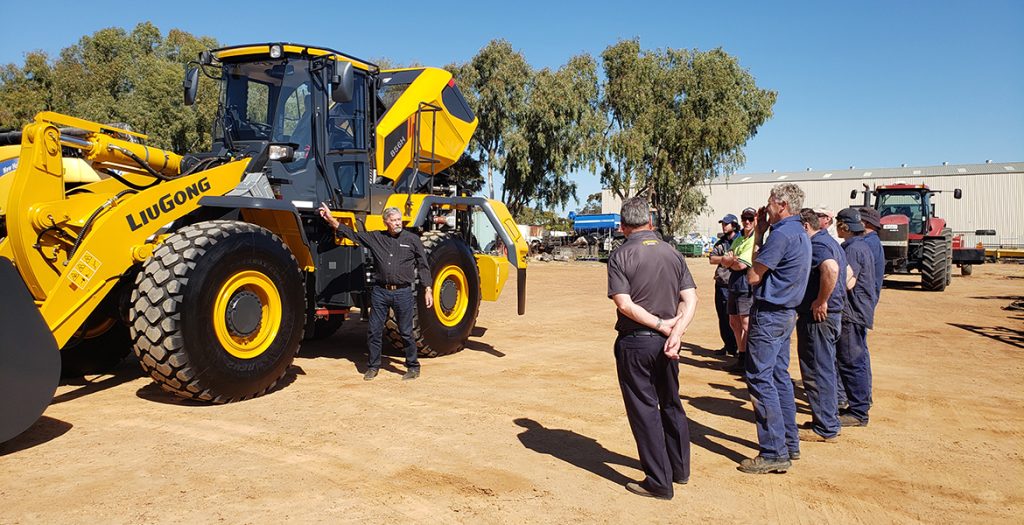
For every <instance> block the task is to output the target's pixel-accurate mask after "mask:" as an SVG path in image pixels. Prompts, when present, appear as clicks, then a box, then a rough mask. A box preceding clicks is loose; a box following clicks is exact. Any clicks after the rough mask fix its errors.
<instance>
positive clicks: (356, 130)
mask: <svg viewBox="0 0 1024 525" xmlns="http://www.w3.org/2000/svg"><path fill="white" fill-rule="evenodd" d="M368 97H369V90H368V89H367V77H366V74H365V73H363V72H362V71H358V70H357V71H356V72H355V89H354V90H353V95H352V100H350V101H349V102H346V103H343V104H339V103H334V104H332V105H331V106H330V108H329V109H328V110H327V119H326V120H327V122H326V124H327V133H326V134H325V139H326V145H325V151H326V152H327V153H326V155H325V158H326V166H325V169H326V170H327V177H328V178H329V179H330V180H331V183H332V185H333V186H334V189H333V191H334V192H335V195H334V197H335V198H334V199H332V200H333V201H334V202H335V203H336V204H335V205H336V206H337V203H338V202H340V203H341V206H340V208H341V209H344V210H346V211H364V212H365V211H369V210H370V194H369V193H370V192H369V187H370V180H369V177H370V148H369V143H370V141H369V136H370V129H369V125H370V124H371V123H370V122H369V120H370V119H369V118H368V117H367V108H368V107H369V98H368ZM327 100H328V101H329V100H330V97H328V99H327ZM339 197H340V199H339Z"/></svg>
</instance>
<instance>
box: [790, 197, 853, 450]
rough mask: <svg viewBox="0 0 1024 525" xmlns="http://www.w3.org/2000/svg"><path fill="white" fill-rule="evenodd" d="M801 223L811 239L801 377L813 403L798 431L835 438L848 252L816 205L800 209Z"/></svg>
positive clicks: (800, 312)
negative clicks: (826, 225) (807, 422)
mask: <svg viewBox="0 0 1024 525" xmlns="http://www.w3.org/2000/svg"><path fill="white" fill-rule="evenodd" d="M800 222H801V223H803V226H804V230H806V231H807V235H808V237H810V238H811V274H810V277H809V278H808V280H807V290H806V291H805V292H804V300H803V301H802V302H801V303H800V306H799V307H798V308H797V318H796V348H797V356H798V357H799V359H800V377H801V378H802V379H803V385H804V391H805V392H806V393H807V401H808V404H809V405H810V406H811V421H810V428H806V429H803V430H801V431H800V441H812V442H815V441H817V442H821V441H824V442H826V443H834V442H836V441H837V440H838V439H839V430H840V425H839V408H838V406H837V405H836V401H837V397H836V395H837V394H836V343H837V342H838V341H839V330H840V327H841V324H842V320H843V307H844V306H845V305H846V254H845V253H844V252H843V249H842V248H841V247H840V246H839V243H838V242H836V240H835V239H833V238H832V236H831V235H829V234H828V231H827V230H823V229H821V223H822V218H821V217H820V216H819V214H818V213H816V212H815V211H814V210H812V209H810V208H804V209H802V210H800Z"/></svg>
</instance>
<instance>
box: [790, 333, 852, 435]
mask: <svg viewBox="0 0 1024 525" xmlns="http://www.w3.org/2000/svg"><path fill="white" fill-rule="evenodd" d="M842 321H843V314H842V313H834V314H833V313H830V314H828V317H827V318H826V319H825V320H824V321H822V322H820V323H819V322H817V321H815V320H814V317H813V316H812V315H811V314H810V313H807V314H803V313H802V314H800V315H799V316H797V320H796V353H797V356H799V358H800V377H801V378H802V379H803V381H804V391H805V392H807V402H808V404H810V405H811V428H812V429H814V431H815V432H817V433H818V434H819V435H821V436H824V437H834V436H837V435H839V428H840V425H839V407H838V404H837V402H836V400H837V397H836V388H837V387H836V379H837V377H836V343H837V342H838V341H839V330H840V325H841V324H842Z"/></svg>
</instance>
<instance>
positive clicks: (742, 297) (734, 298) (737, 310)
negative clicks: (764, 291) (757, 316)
mask: <svg viewBox="0 0 1024 525" xmlns="http://www.w3.org/2000/svg"><path fill="white" fill-rule="evenodd" d="M753 304H754V294H752V293H750V292H747V293H739V292H729V301H728V302H727V303H726V305H725V309H726V311H727V312H729V315H750V307H751V306H752V305H753Z"/></svg>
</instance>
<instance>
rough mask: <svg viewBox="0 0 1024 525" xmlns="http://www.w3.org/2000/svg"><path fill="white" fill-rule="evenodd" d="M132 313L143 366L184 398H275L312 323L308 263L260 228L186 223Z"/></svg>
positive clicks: (162, 252)
mask: <svg viewBox="0 0 1024 525" xmlns="http://www.w3.org/2000/svg"><path fill="white" fill-rule="evenodd" d="M135 284H136V287H135V290H134V291H133V292H132V297H131V304H132V308H131V311H130V313H129V320H130V322H131V335H132V338H133V340H134V341H135V353H136V354H137V355H138V356H139V361H140V363H141V364H142V368H143V369H144V370H145V371H146V372H148V373H149V374H150V376H152V377H153V379H154V380H155V381H156V382H157V383H158V384H159V385H160V386H161V387H162V388H163V389H164V390H167V391H169V392H171V393H174V394H176V395H179V396H182V397H185V398H190V399H198V400H203V401H210V402H213V403H227V402H231V401H238V400H242V399H248V398H251V397H255V396H258V395H260V394H264V393H266V392H267V391H268V390H270V389H271V388H273V386H274V385H275V384H276V383H277V382H278V380H279V379H281V377H283V376H284V374H285V372H286V371H287V369H288V367H289V366H290V365H291V363H292V360H293V359H294V358H295V354H296V353H297V352H298V349H299V344H300V343H301V341H302V333H303V328H304V323H305V311H306V308H305V295H304V286H303V281H302V276H301V274H300V273H299V266H298V264H297V262H296V261H295V258H294V257H293V256H292V253H291V252H290V251H289V250H288V247H287V246H285V244H284V243H283V242H282V241H281V239H280V238H279V237H277V236H276V235H274V234H273V233H271V232H270V231H268V230H266V229H264V228H261V227H259V226H256V225H253V224H248V223H243V222H236V221H208V222H201V223H198V224H195V225H192V226H187V227H185V228H183V229H181V230H179V231H178V232H177V233H175V234H174V235H172V236H171V237H170V238H168V239H167V240H166V241H165V242H164V243H163V244H161V245H160V247H159V248H157V249H156V251H155V252H153V256H152V257H150V258H149V260H147V261H146V262H145V264H144V266H143V268H142V272H141V273H140V274H139V277H138V278H137V279H136V281H135Z"/></svg>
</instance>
